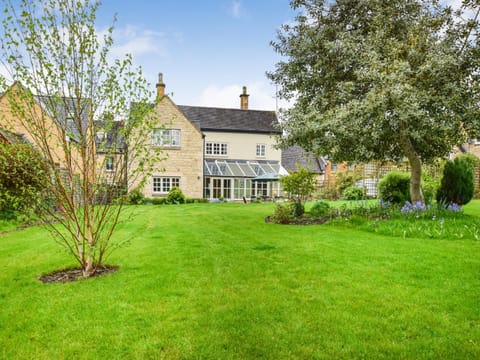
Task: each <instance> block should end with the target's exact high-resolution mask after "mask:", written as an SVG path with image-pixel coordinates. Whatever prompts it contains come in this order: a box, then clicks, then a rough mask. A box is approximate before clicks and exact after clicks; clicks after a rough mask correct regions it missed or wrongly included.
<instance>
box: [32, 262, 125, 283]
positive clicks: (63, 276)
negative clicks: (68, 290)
mask: <svg viewBox="0 0 480 360" xmlns="http://www.w3.org/2000/svg"><path fill="white" fill-rule="evenodd" d="M118 269H119V266H112V265H105V266H100V267H98V268H97V270H96V271H95V273H94V274H93V275H92V276H91V277H97V276H103V275H107V274H110V273H113V272H115V271H117V270H118ZM83 279H84V278H83V276H82V269H80V268H75V269H63V270H56V271H54V272H51V273H49V274H45V275H42V276H40V278H39V280H40V281H41V282H43V283H66V282H71V281H77V280H83Z"/></svg>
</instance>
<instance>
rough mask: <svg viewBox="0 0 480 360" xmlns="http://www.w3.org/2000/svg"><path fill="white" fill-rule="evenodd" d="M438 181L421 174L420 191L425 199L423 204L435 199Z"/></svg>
mask: <svg viewBox="0 0 480 360" xmlns="http://www.w3.org/2000/svg"><path fill="white" fill-rule="evenodd" d="M438 187H439V182H438V181H437V180H435V179H434V178H433V177H431V176H428V175H426V174H423V176H422V193H423V197H424V199H425V204H431V203H432V202H433V200H435V194H436V193H437V190H438Z"/></svg>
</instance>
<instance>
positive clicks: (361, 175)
mask: <svg viewBox="0 0 480 360" xmlns="http://www.w3.org/2000/svg"><path fill="white" fill-rule="evenodd" d="M391 171H402V172H410V165H409V164H408V163H406V162H404V163H400V164H393V163H386V164H385V163H381V162H372V163H367V164H356V165H349V166H346V165H345V166H343V167H339V168H338V170H337V171H336V172H331V173H327V175H325V177H324V178H323V179H321V180H319V181H318V185H319V190H320V191H330V193H332V192H334V191H335V189H336V185H337V182H338V181H337V179H338V177H339V176H345V174H349V175H351V176H352V177H353V178H354V179H358V180H356V181H355V186H357V187H360V188H365V191H366V194H367V196H369V197H377V193H378V191H377V184H378V181H379V180H380V179H382V178H383V177H384V176H385V175H386V174H387V173H389V172H391ZM423 171H424V173H426V174H427V175H429V176H430V177H432V178H435V179H439V178H441V177H442V173H443V167H442V166H441V165H440V164H432V165H424V166H423ZM339 174H342V175H339ZM474 176H475V197H476V198H480V167H479V166H477V167H475V169H474ZM337 196H338V195H337Z"/></svg>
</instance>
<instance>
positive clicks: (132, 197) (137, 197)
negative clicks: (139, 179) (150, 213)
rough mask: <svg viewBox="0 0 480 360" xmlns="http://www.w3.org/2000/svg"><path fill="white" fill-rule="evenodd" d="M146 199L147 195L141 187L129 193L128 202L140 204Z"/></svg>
mask: <svg viewBox="0 0 480 360" xmlns="http://www.w3.org/2000/svg"><path fill="white" fill-rule="evenodd" d="M144 201H145V196H144V195H143V193H142V192H141V191H140V189H133V190H132V191H130V193H129V194H128V203H129V204H132V205H140V204H143V202H144Z"/></svg>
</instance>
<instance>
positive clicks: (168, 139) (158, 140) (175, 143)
mask: <svg viewBox="0 0 480 360" xmlns="http://www.w3.org/2000/svg"><path fill="white" fill-rule="evenodd" d="M152 145H153V146H161V147H180V129H162V128H156V129H153V130H152Z"/></svg>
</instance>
